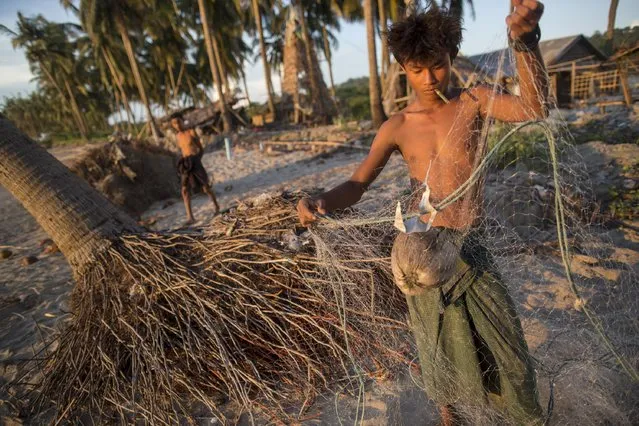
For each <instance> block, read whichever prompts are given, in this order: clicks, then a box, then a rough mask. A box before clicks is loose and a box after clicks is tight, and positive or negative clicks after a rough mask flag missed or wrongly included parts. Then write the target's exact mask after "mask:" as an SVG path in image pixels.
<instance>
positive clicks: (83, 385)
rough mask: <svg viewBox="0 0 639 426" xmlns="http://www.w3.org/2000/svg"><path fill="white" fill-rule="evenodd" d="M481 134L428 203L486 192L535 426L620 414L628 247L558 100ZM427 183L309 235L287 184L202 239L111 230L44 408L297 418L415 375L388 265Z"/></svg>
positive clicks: (147, 416)
mask: <svg viewBox="0 0 639 426" xmlns="http://www.w3.org/2000/svg"><path fill="white" fill-rule="evenodd" d="M508 61H510V62H511V63H510V66H511V67H513V68H514V67H515V64H514V62H513V60H512V58H510V57H505V56H504V55H503V54H502V55H495V56H494V58H493V59H492V60H489V61H488V62H487V63H485V64H486V65H487V66H486V67H485V69H486V70H491V71H490V72H488V71H482V70H479V69H476V70H475V71H476V73H477V74H478V75H479V78H477V79H476V80H475V84H477V83H479V82H488V83H487V84H490V85H491V86H492V88H493V92H494V93H498V92H499V93H501V92H503V90H504V89H503V87H502V86H501V85H500V84H498V82H497V81H494V80H493V79H492V77H493V76H494V71H492V70H495V69H496V70H501V69H502V68H503V66H504V63H508ZM457 125H459V124H458V123H455V124H454V125H453V127H455V126H457ZM476 131H477V132H478V134H481V135H482V137H481V138H480V141H481V140H483V141H485V150H484V152H486V157H485V158H486V160H485V161H483V162H477V164H476V165H477V167H476V173H475V174H473V176H471V179H469V180H468V181H467V182H466V184H465V185H463V187H461V188H460V189H459V191H456V192H455V193H453V194H451V196H450V197H449V199H448V200H444V201H443V202H441V203H440V204H439V205H437V206H435V207H436V208H438V209H441V208H445V205H446V203H447V202H448V203H450V202H453V201H455V200H457V199H461V198H463V197H465V196H467V195H468V194H469V192H470V191H472V190H473V189H474V188H475V187H476V186H477V185H479V187H480V188H482V189H483V190H484V194H485V197H484V202H483V214H482V216H481V220H480V223H478V228H481V229H482V231H483V232H482V234H481V235H482V244H483V245H484V246H485V247H487V248H488V250H489V251H490V252H492V254H493V256H494V258H495V264H496V265H497V269H498V270H499V272H500V275H501V276H502V277H503V280H504V282H505V284H506V285H507V287H508V290H509V293H510V294H511V296H512V298H513V300H514V302H515V307H516V310H517V314H518V316H519V318H520V320H521V322H522V326H523V330H524V333H525V336H526V340H527V346H528V347H527V348H520V349H522V350H529V351H530V353H531V355H532V357H533V358H534V366H535V371H536V376H537V384H538V388H539V392H540V401H541V404H542V406H543V407H544V412H545V415H546V417H547V419H548V420H549V421H550V422H551V423H554V424H580V425H581V424H631V423H632V418H636V415H637V412H638V408H639V398H637V397H636V395H637V392H636V390H638V386H637V383H638V381H639V376H638V375H637V368H638V364H639V339H638V337H637V336H638V335H639V334H638V333H637V331H638V330H639V320H638V319H637V318H638V317H637V312H638V311H639V309H638V308H639V306H638V304H639V297H638V296H639V294H638V293H639V292H638V291H637V283H638V280H637V274H636V271H635V269H634V266H635V264H636V262H637V258H636V242H628V241H626V243H629V244H626V247H628V246H631V247H632V246H633V244H634V248H635V251H634V252H633V250H630V249H628V248H623V247H619V244H618V242H619V241H620V239H621V240H623V239H624V238H625V237H624V234H623V230H610V229H607V228H606V227H604V226H602V224H604V223H605V221H606V220H607V217H606V213H605V211H604V210H603V209H602V207H603V206H602V205H601V204H600V203H599V202H598V200H597V199H596V198H594V196H593V188H592V185H591V183H590V178H591V177H592V175H593V172H592V170H589V169H588V168H587V167H586V166H585V165H584V163H583V161H582V157H583V155H584V147H583V146H578V145H576V144H575V143H574V141H573V139H572V137H571V135H570V132H569V131H568V126H567V124H566V122H565V121H564V120H563V119H562V118H561V114H559V111H558V108H557V107H556V105H553V106H551V116H550V118H549V119H547V120H544V121H543V122H538V123H533V124H530V123H529V124H526V125H523V126H522V125H517V124H497V125H494V123H492V121H491V120H486V121H485V122H483V123H482V124H481V127H480V128H478V129H476ZM480 146H481V145H480ZM423 166H424V169H426V168H427V167H428V166H429V165H428V164H424V165H423ZM382 176H383V175H382ZM436 184H437V183H436V182H429V185H430V186H433V185H436ZM422 191H423V188H420V189H418V190H417V191H414V192H410V191H408V192H404V193H402V194H395V193H392V194H388V196H387V197H382V196H379V197H378V198H377V199H375V200H373V202H368V203H364V205H365V206H366V208H365V209H363V210H357V211H355V210H352V211H349V212H348V213H347V214H344V215H341V216H335V217H332V218H330V219H329V218H327V219H326V220H322V221H320V222H319V223H318V224H317V226H314V227H312V228H310V229H308V230H304V229H300V228H298V225H297V219H296V215H295V211H294V203H295V201H296V199H297V198H299V196H300V194H287V193H285V194H283V195H282V196H278V197H270V198H267V199H263V200H261V201H259V202H258V201H257V200H256V201H254V202H253V203H252V204H249V205H247V206H246V207H247V208H241V207H240V208H238V209H237V210H236V211H234V212H232V213H230V214H227V215H224V216H222V217H219V218H217V219H215V220H214V221H213V222H212V223H211V224H210V225H209V226H207V227H206V228H205V229H203V230H200V231H199V232H195V233H148V234H144V235H124V236H122V237H121V238H119V239H118V240H116V241H114V242H113V245H112V247H111V248H110V249H109V250H108V251H106V252H105V253H103V254H101V255H100V256H99V258H98V259H97V261H96V262H95V263H94V264H93V265H92V267H91V268H89V269H87V270H86V271H85V273H84V274H82V275H81V281H80V282H79V283H78V286H77V288H76V290H75V291H74V296H73V308H74V320H73V321H72V322H71V325H70V328H69V329H68V330H66V331H65V333H64V334H63V335H62V337H61V339H60V343H59V345H58V348H57V350H56V351H55V352H54V353H53V356H52V358H50V359H48V360H47V363H46V365H45V371H47V374H46V375H45V379H44V382H43V388H42V389H43V391H44V392H42V393H41V394H40V395H41V396H40V402H41V403H42V404H44V405H46V404H47V402H48V401H49V398H52V399H54V400H55V401H56V403H57V408H56V417H57V418H59V419H64V418H72V417H73V416H79V415H81V414H83V413H85V414H86V413H87V412H88V413H95V414H97V415H99V416H107V417H108V416H112V418H114V419H116V418H117V419H129V420H141V419H142V420H148V421H150V422H157V423H174V422H175V421H176V420H179V419H183V418H188V417H189V412H190V411H189V410H190V409H191V407H192V404H191V402H192V401H193V400H195V401H198V402H200V403H201V404H204V405H205V406H206V407H207V408H208V409H209V410H210V411H211V412H212V413H213V414H214V415H215V416H217V417H219V418H220V419H223V418H224V416H225V413H223V412H222V409H221V408H220V407H221V406H222V405H221V402H222V401H223V400H224V398H228V399H229V400H231V401H233V402H234V403H235V404H237V405H238V406H239V407H240V409H241V410H246V411H247V412H249V413H256V412H261V413H265V414H266V415H267V416H269V417H270V418H271V419H288V420H294V419H299V418H300V413H302V412H303V410H304V407H308V406H309V405H311V404H312V403H313V401H314V399H315V398H316V397H317V396H318V395H319V394H321V393H323V392H326V391H329V390H330V391H334V390H335V389H343V388H344V387H345V386H347V385H353V386H356V387H357V386H359V387H360V388H361V386H362V383H363V382H364V381H365V380H366V379H367V376H368V375H371V374H372V373H373V372H374V371H375V370H377V369H390V370H404V371H408V372H409V375H410V377H411V378H412V379H413V381H414V382H415V384H417V385H418V386H422V385H421V378H420V377H419V375H418V374H416V373H414V372H413V368H412V367H414V364H415V363H417V362H418V361H417V355H416V351H415V348H414V347H413V346H412V345H411V344H408V343H407V342H411V341H412V338H411V337H410V336H409V334H408V332H409V324H407V321H406V317H407V309H406V304H405V301H404V298H403V296H402V295H401V293H400V292H399V290H397V288H396V287H395V286H394V284H393V279H392V273H391V271H390V260H389V256H390V248H391V245H392V242H393V239H394V237H395V236H396V235H397V230H396V229H394V228H393V222H394V220H395V211H396V202H397V199H398V198H399V199H400V203H401V205H402V206H403V208H402V211H404V212H406V211H408V210H409V209H408V206H409V205H411V203H412V200H414V199H415V197H420V196H421V194H422ZM369 201H370V200H369ZM442 206H444V207H442ZM410 215H411V213H409V214H408V216H410ZM413 215H414V214H413ZM633 253H634V254H633ZM505 314H506V313H505ZM483 356H484V355H483V354H479V357H480V358H481V357H483ZM482 361H483V359H482ZM456 377H457V375H456V372H453V371H451V372H450V380H455V378H456ZM429 396H430V397H436V395H429ZM220 398H222V399H220ZM300 406H301V407H302V408H301V409H300ZM455 411H456V414H457V415H458V416H459V417H462V418H464V419H465V420H466V421H468V422H469V423H470V424H478V425H481V424H486V425H489V424H496V422H501V423H509V422H510V420H508V419H506V418H503V416H502V413H501V411H499V410H497V409H496V408H495V407H494V406H493V405H482V406H476V405H472V404H467V403H465V402H464V401H457V403H456V404H455ZM357 420H361V419H359V418H357Z"/></svg>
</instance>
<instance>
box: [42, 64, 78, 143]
mask: <svg viewBox="0 0 639 426" xmlns="http://www.w3.org/2000/svg"><path fill="white" fill-rule="evenodd" d="M40 69H41V70H42V71H43V72H44V75H46V76H47V79H49V81H50V82H51V84H53V87H55V88H56V90H57V91H58V93H59V94H60V97H61V98H62V99H64V100H65V101H66V103H67V104H68V107H69V109H70V110H71V115H73V119H74V121H75V123H76V126H77V128H78V131H79V132H80V135H81V136H82V139H84V140H85V141H88V138H87V135H86V131H85V130H84V126H83V120H82V116H81V115H79V114H78V109H77V104H76V106H75V108H74V107H73V104H72V102H71V100H69V99H68V98H67V97H66V95H65V94H64V91H63V90H62V88H61V87H60V85H59V84H58V82H57V81H55V79H54V78H53V75H52V74H51V71H49V68H48V67H47V66H46V65H45V64H44V63H40ZM73 99H74V100H75V98H73Z"/></svg>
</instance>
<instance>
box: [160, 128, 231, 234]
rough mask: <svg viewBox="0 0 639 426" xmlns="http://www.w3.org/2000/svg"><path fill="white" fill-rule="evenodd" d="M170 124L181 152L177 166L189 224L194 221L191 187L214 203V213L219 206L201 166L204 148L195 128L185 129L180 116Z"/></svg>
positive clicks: (217, 210) (218, 209)
mask: <svg viewBox="0 0 639 426" xmlns="http://www.w3.org/2000/svg"><path fill="white" fill-rule="evenodd" d="M171 126H172V127H173V129H175V131H176V132H177V143H178V147H179V148H180V152H181V153H182V157H181V158H180V160H179V161H178V164H177V168H178V173H179V174H180V182H181V186H182V199H183V200H184V207H185V208H186V217H187V223H188V224H190V223H193V222H195V219H194V218H193V212H192V211H191V189H192V188H193V189H195V188H197V187H201V188H202V190H203V191H204V192H205V193H206V195H208V196H209V198H210V199H211V201H212V202H213V204H215V214H217V213H218V212H219V211H220V206H219V205H218V204H217V199H216V198H215V193H214V192H213V190H212V189H211V186H210V185H209V177H208V175H207V174H206V170H205V169H204V166H202V155H203V154H204V148H203V147H202V143H201V142H200V138H199V137H198V136H197V134H196V133H195V129H190V130H185V129H184V122H183V121H182V117H174V118H172V119H171Z"/></svg>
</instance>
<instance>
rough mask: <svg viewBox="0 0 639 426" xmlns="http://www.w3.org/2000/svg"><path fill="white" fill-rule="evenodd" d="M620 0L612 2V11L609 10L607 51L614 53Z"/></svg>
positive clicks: (612, 0) (611, 0)
mask: <svg viewBox="0 0 639 426" xmlns="http://www.w3.org/2000/svg"><path fill="white" fill-rule="evenodd" d="M618 7H619V0H610V9H609V10H608V29H607V31H606V51H608V52H612V51H613V49H614V45H613V37H614V35H615V21H616V20H617V8H618Z"/></svg>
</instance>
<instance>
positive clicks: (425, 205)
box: [394, 183, 437, 234]
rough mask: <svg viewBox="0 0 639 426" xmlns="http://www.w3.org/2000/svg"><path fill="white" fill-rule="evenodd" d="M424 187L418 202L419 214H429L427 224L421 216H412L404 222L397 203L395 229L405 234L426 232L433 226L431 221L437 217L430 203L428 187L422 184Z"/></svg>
mask: <svg viewBox="0 0 639 426" xmlns="http://www.w3.org/2000/svg"><path fill="white" fill-rule="evenodd" d="M424 186H425V187H426V188H425V189H424V193H423V194H422V199H421V200H420V202H419V213H420V214H421V215H424V214H430V217H429V218H428V222H424V221H423V220H422V218H421V216H414V217H411V218H408V219H406V220H404V216H403V215H402V205H401V204H400V202H399V201H398V202H397V208H396V209H395V222H394V225H395V228H397V229H398V230H399V231H401V232H403V233H405V234H412V233H415V232H427V231H428V230H429V229H430V228H431V226H433V221H434V220H435V216H437V209H435V207H433V205H432V204H431V203H430V187H429V186H428V184H427V183H424Z"/></svg>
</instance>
